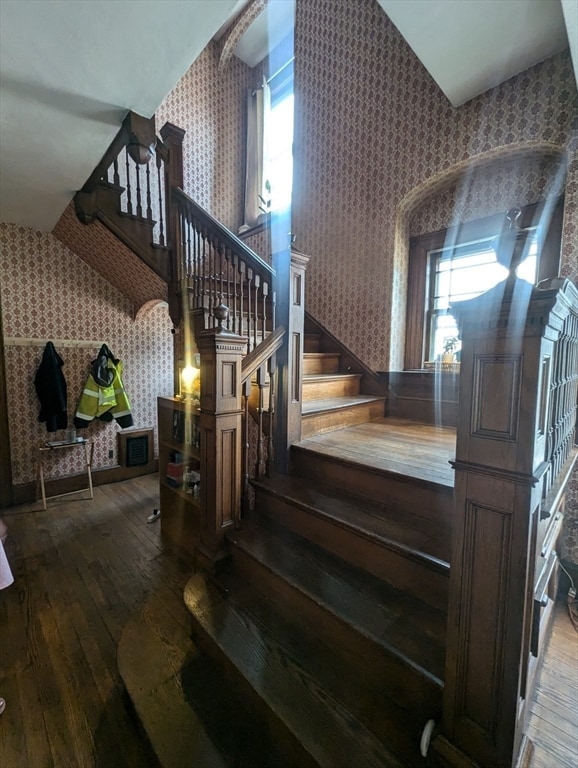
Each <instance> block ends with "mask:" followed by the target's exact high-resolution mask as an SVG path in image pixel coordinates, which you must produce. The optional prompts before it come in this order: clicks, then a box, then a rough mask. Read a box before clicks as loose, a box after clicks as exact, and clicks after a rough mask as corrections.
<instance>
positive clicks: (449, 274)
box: [427, 234, 537, 361]
mask: <svg viewBox="0 0 578 768" xmlns="http://www.w3.org/2000/svg"><path fill="white" fill-rule="evenodd" d="M491 244H492V239H491V238H488V239H487V240H482V241H479V242H477V243H469V244H466V245H460V246H457V247H452V248H443V249H440V250H437V251H430V252H429V269H430V295H429V300H428V306H427V315H428V344H427V349H428V350H429V354H428V359H429V360H431V361H435V360H440V359H441V356H442V355H443V353H444V352H454V353H457V352H459V351H460V348H461V343H460V341H459V339H458V328H457V325H456V321H455V319H454V317H453V316H452V314H451V312H450V307H451V305H452V304H453V303H454V302H457V301H466V300H467V299H473V298H475V297H476V296H479V295H480V294H482V293H485V292H486V291H489V290H490V289H491V288H493V287H494V286H495V285H497V284H498V283H500V282H502V281H503V280H504V279H505V278H506V277H507V274H508V271H507V269H506V268H505V267H503V266H502V265H501V264H498V262H497V261H496V254H495V252H494V250H493V248H492V247H491ZM536 268H537V241H536V235H535V234H534V237H533V240H532V244H531V246H530V250H529V253H528V256H527V257H526V259H525V260H524V261H523V262H522V264H520V266H519V267H518V271H517V275H518V277H519V278H521V279H523V280H527V281H528V282H529V283H534V282H535V281H536Z"/></svg>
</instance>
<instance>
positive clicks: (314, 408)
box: [302, 395, 385, 416]
mask: <svg viewBox="0 0 578 768" xmlns="http://www.w3.org/2000/svg"><path fill="white" fill-rule="evenodd" d="M384 400H385V398H383V397H373V396H372V395H345V396H343V397H329V398H326V399H324V400H309V401H308V402H304V403H303V406H302V415H303V416H311V415H313V414H318V413H325V412H328V411H339V410H342V409H344V408H351V407H355V406H357V405H365V404H366V403H375V402H379V401H384Z"/></svg>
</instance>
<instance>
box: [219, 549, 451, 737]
mask: <svg viewBox="0 0 578 768" xmlns="http://www.w3.org/2000/svg"><path fill="white" fill-rule="evenodd" d="M231 553H232V556H233V561H234V563H235V566H236V570H238V572H240V573H242V574H243V575H244V576H245V578H246V579H247V580H249V581H250V582H251V583H253V584H254V585H255V586H256V587H257V588H258V589H260V590H261V591H263V592H265V594H267V595H268V596H269V597H270V598H272V600H273V601H274V604H275V605H276V606H279V605H282V606H283V607H284V608H285V610H287V612H288V613H289V614H290V615H298V616H299V617H300V620H301V623H302V625H303V626H309V627H313V626H314V627H315V631H316V634H318V635H319V636H321V637H323V639H324V640H325V641H326V642H327V643H330V644H331V646H332V647H333V648H335V649H339V652H340V653H342V654H343V656H344V663H346V664H353V665H355V667H356V668H357V670H358V673H359V675H360V676H361V677H363V679H364V680H365V681H366V685H367V686H368V688H370V689H372V690H375V692H376V695H379V692H381V691H387V692H388V696H390V697H391V698H393V699H395V701H396V702H397V703H398V704H399V705H400V706H402V707H405V708H407V709H408V710H409V711H410V712H411V713H412V717H416V718H417V719H418V720H423V721H424V722H425V721H426V720H428V719H429V718H430V717H432V716H433V715H434V714H435V713H436V712H438V711H439V710H440V709H441V703H442V702H441V697H442V688H441V686H440V685H439V684H438V683H436V682H435V681H434V680H432V679H431V678H429V677H427V676H426V675H425V674H422V673H420V671H419V670H417V669H415V668H414V667H412V666H411V665H409V664H406V663H404V661H403V660H401V659H400V658H398V657H397V656H396V655H394V654H392V653H390V652H388V651H387V649H384V648H383V646H381V645H380V644H379V643H377V642H375V641H374V640H373V639H372V638H370V637H366V636H365V635H362V634H361V633H360V632H358V631H357V630H356V629H355V628H354V627H353V626H352V625H350V624H348V623H346V622H345V621H344V620H343V619H342V618H341V617H339V616H337V615H336V614H334V613H333V612H331V611H329V610H328V609H326V607H325V606H323V605H320V604H319V603H318V602H317V601H316V600H314V599H313V598H312V597H311V596H309V595H308V594H306V593H305V592H303V591H302V590H301V589H299V588H298V587H296V586H295V585H292V584H290V583H289V582H288V581H286V580H285V579H284V578H283V577H282V576H280V575H279V574H277V573H275V572H274V571H272V570H271V569H270V568H268V567H267V566H266V565H265V564H263V563H261V562H260V561H259V560H257V559H256V558H254V557H253V556H252V555H251V554H250V553H248V552H247V551H246V550H245V549H244V548H243V547H238V546H233V547H232V550H231Z"/></svg>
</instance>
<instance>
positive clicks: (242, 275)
mask: <svg viewBox="0 0 578 768" xmlns="http://www.w3.org/2000/svg"><path fill="white" fill-rule="evenodd" d="M245 270H246V264H245V262H244V261H242V260H240V261H239V288H240V294H241V295H240V297H239V331H238V333H239V336H243V314H244V312H245V301H244V296H243V286H244V285H245V274H246V273H245Z"/></svg>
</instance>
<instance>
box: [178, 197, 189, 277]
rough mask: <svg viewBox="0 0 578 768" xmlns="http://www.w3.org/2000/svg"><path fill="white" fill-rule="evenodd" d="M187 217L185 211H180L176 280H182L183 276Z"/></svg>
mask: <svg viewBox="0 0 578 768" xmlns="http://www.w3.org/2000/svg"><path fill="white" fill-rule="evenodd" d="M186 227H187V217H186V215H185V212H184V211H182V212H181V215H180V237H179V257H178V260H177V265H178V280H179V281H180V280H183V279H184V276H185V259H186V255H185V242H186V240H185V238H186V236H187V232H186Z"/></svg>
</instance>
